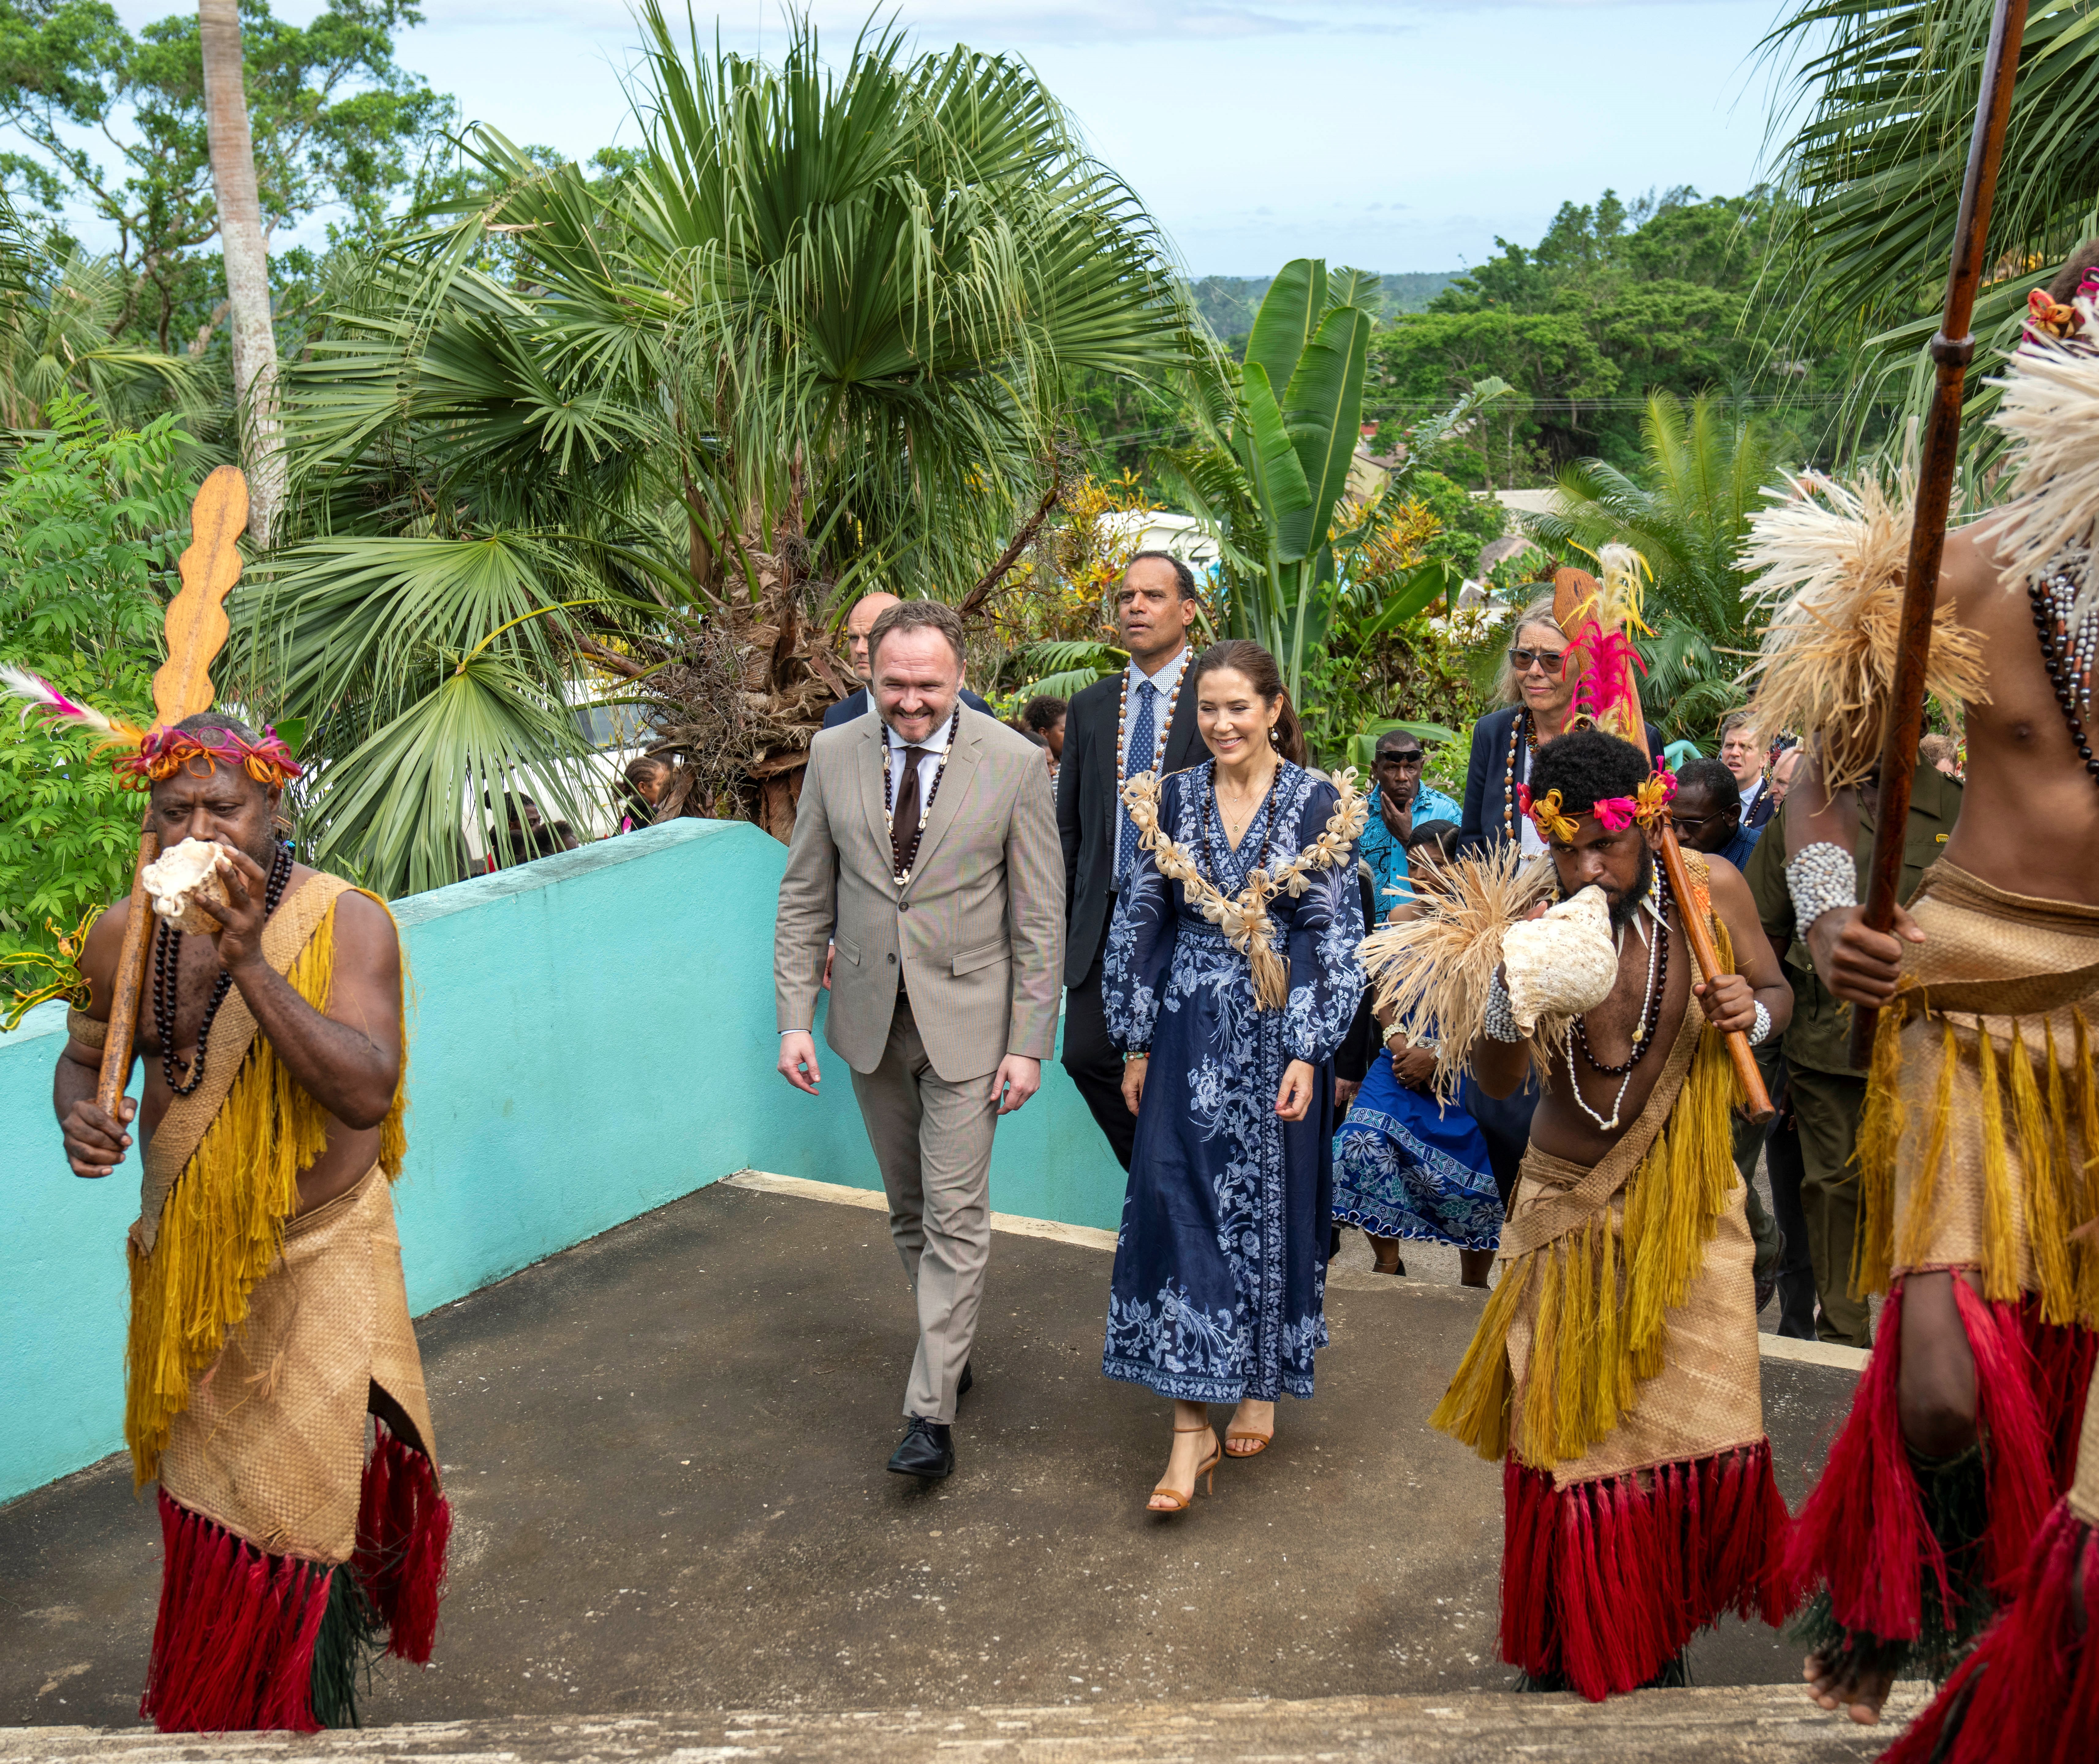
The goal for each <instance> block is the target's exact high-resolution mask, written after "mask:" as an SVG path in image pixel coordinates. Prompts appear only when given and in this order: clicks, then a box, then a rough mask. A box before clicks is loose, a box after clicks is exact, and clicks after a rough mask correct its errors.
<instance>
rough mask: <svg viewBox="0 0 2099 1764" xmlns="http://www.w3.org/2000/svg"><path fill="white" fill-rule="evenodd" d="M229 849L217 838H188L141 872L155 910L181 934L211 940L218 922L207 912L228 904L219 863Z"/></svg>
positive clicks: (169, 849) (148, 896) (142, 880)
mask: <svg viewBox="0 0 2099 1764" xmlns="http://www.w3.org/2000/svg"><path fill="white" fill-rule="evenodd" d="M226 855H227V854H226V847H224V846H222V845H221V844H219V843H218V841H217V840H215V839H185V840H183V842H182V843H181V844H180V845H176V846H170V847H169V848H168V849H167V850H166V851H163V852H162V853H161V855H160V856H158V857H157V858H156V859H155V860H153V861H152V863H150V864H147V866H146V867H145V869H143V870H142V871H141V872H140V873H139V880H140V881H141V882H143V883H145V885H146V895H147V899H148V900H150V901H152V906H153V911H154V912H155V913H157V914H159V915H160V917H162V918H164V919H165V920H166V921H167V922H168V923H169V925H171V926H174V928H175V929H176V930H178V931H184V932H187V933H189V934H191V935H194V936H199V937H208V936H209V935H211V934H212V933H213V931H216V930H218V920H217V919H215V918H213V917H212V916H211V914H210V913H208V912H206V911H205V908H206V907H207V906H214V907H222V906H224V905H225V904H226V884H225V882H223V881H222V880H221V879H220V877H219V873H218V861H219V860H220V859H221V858H222V857H224V856H226Z"/></svg>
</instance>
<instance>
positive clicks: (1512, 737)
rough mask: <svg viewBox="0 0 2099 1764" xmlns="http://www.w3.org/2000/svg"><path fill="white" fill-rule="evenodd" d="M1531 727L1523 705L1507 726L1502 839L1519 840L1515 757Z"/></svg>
mask: <svg viewBox="0 0 2099 1764" xmlns="http://www.w3.org/2000/svg"><path fill="white" fill-rule="evenodd" d="M1531 727H1532V721H1531V715H1530V706H1529V705H1525V706H1524V707H1523V709H1522V710H1519V711H1517V712H1516V721H1514V722H1513V723H1512V724H1509V744H1508V763H1507V766H1506V767H1505V768H1503V772H1502V837H1503V838H1504V839H1512V840H1513V839H1519V838H1521V835H1520V834H1518V833H1517V832H1516V754H1517V752H1518V751H1519V750H1520V747H1521V746H1522V744H1523V743H1524V742H1525V741H1529V739H1530V731H1531Z"/></svg>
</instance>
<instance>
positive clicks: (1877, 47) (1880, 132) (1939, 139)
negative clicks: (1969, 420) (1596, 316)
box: [1765, 0, 2099, 447]
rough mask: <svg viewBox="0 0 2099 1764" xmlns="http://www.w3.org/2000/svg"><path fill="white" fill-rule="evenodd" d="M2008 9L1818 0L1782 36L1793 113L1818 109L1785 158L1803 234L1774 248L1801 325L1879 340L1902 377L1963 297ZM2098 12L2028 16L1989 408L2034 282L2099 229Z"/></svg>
mask: <svg viewBox="0 0 2099 1764" xmlns="http://www.w3.org/2000/svg"><path fill="white" fill-rule="evenodd" d="M1992 11H1993V5H1992V0H1895V3H1893V4H1890V3H1889V0H1801V3H1799V4H1798V5H1797V6H1796V7H1794V9H1793V11H1791V12H1789V14H1788V15H1786V16H1785V17H1784V19H1782V20H1780V23H1779V24H1777V25H1776V27H1774V29H1772V31H1771V33H1770V35H1769V36H1768V37H1767V38H1766V40H1765V46H1766V49H1767V51H1768V52H1769V53H1770V54H1771V55H1772V56H1774V57H1778V58H1785V57H1790V58H1792V59H1793V81H1792V83H1791V86H1790V90H1787V89H1786V88H1784V87H1783V86H1781V87H1780V92H1781V93H1782V94H1783V96H1782V97H1781V99H1780V111H1779V114H1780V115H1793V114H1799V115H1801V117H1802V120H1801V121H1799V123H1798V126H1797V127H1795V128H1794V129H1793V133H1792V134H1791V136H1790V137H1789V139H1788V140H1787V141H1786V142H1785V143H1784V147H1783V148H1782V150H1781V155H1780V165H1781V183H1782V187H1783V188H1784V192H1785V193H1786V194H1787V195H1788V196H1790V197H1791V198H1793V200H1792V201H1791V202H1790V203H1789V204H1788V205H1786V209H1785V212H1787V213H1789V217H1790V220H1789V225H1790V227H1791V229H1792V236H1791V238H1790V239H1789V240H1782V241H1781V242H1780V247H1779V249H1776V250H1774V251H1773V253H1771V257H1770V259H1769V260H1768V261H1770V262H1773V263H1782V264H1787V265H1790V266H1793V267H1794V268H1795V270H1796V271H1797V273H1798V275H1799V276H1800V278H1801V282H1802V285H1801V287H1800V288H1798V290H1796V291H1793V292H1795V293H1797V294H1798V298H1797V299H1790V300H1789V301H1788V306H1789V310H1792V311H1793V312H1795V313H1796V314H1797V315H1798V319H1797V321H1796V322H1797V323H1799V324H1801V325H1802V326H1804V327H1814V328H1818V329H1820V330H1821V331H1822V332H1824V333H1825V334H1827V333H1828V332H1840V333H1842V334H1843V335H1844V336H1845V337H1846V341H1849V340H1850V338H1851V337H1863V338H1864V341H1866V343H1867V344H1868V347H1869V348H1870V349H1872V350H1874V351H1875V352H1876V353H1877V354H1879V355H1880V357H1881V364H1882V368H1883V375H1884V376H1887V375H1893V374H1894V373H1898V372H1901V371H1902V370H1903V368H1904V367H1907V366H1908V364H1909V359H1910V358H1911V357H1912V356H1913V355H1915V354H1916V351H1917V350H1919V349H1920V348H1921V345H1923V344H1924V342H1925V341H1926V340H1927V339H1928V338H1929V337H1930V333H1931V332H1932V330H1933V329H1934V328H1935V326H1936V324H1937V321H1938V311H1939V309H1940V306H1941V303H1942V302H1943V300H1944V297H1945V292H1946V273H1947V261H1948V258H1949V256H1950V253H1951V252H1952V244H1953V232H1954V223H1955V218H1956V211H1957V208H1958V199H1959V193H1960V181H1961V176H1962V173H1963V170H1964V169H1965V163H1966V160H1967V155H1968V144H1969V135H1970V133H1971V131H1972V130H1973V128H1974V121H1975V104H1976V99H1977V96H1978V93H1979V91H1980V90H1981V86H1982V57H1983V52H1984V49H1985V47H1986V46H1987V42H1988V40H1989V34H1990V24H1991V14H1992ZM2092 22H2093V21H2092V16H2091V11H2090V8H2089V7H2088V5H2087V4H2085V0H2035V3H2034V4H2033V6H2032V7H2031V11H2029V13H2028V15H2027V20H2026V35H2025V39H2024V43H2023V46H2022V49H2021V51H2020V55H2019V68H2018V80H2017V82H2016V84H2015V85H2014V86H2013V93H2012V105H2011V112H2010V116H2009V121H2008V123H2007V125H2006V129H2005V132H2004V156H2003V160H2002V161H2001V165H2000V169H1999V172H1998V176H1997V194H1996V203H1995V205H1994V206H1993V207H1992V209H1991V214H1990V229H1989V237H1988V240H1987V249H1986V252H1985V255H1984V259H1983V261H1984V262H1986V263H1988V264H1991V265H1994V266H1996V271H1995V275H1996V279H1995V280H1994V282H1993V283H1992V284H1991V285H1989V286H1986V287H1985V288H1984V289H1983V290H1982V293H1981V296H1980V297H1979V298H1978V301H1977V302H1976V308H1975V317H1974V330H1975V333H1976V335H1977V336H1978V337H1980V338H1982V339H1983V340H1984V341H1985V347H1984V348H1983V349H1982V350H1979V351H1978V357H1977V360H1976V362H1975V363H1974V366H1973V367H1971V369H1970V370H1969V377H1968V384H1969V388H1970V389H1971V394H1972V398H1971V409H1973V410H1976V411H1979V410H1981V409H1982V408H1984V407H1988V406H1990V405H1991V404H1993V403H1994V402H1995V398H1996V394H1995V391H1994V389H1992V388H1991V387H1990V386H1988V385H1987V384H1986V382H1987V379H1988V378H1989V376H1990V369H1991V367H1992V366H1993V365H1994V361H1995V356H1996V353H1997V352H2000V351H2001V350H2003V349H2004V348H2006V347H2009V346H2010V345H2012V344H2013V343H2014V342H2015V341H2017V337H2018V322H2019V318H2020V316H2021V315H2022V311H2023V308H2024V304H2025V300H2026V290H2027V289H2028V288H2031V287H2032V286H2033V285H2034V284H2035V283H2037V282H2040V281H2043V280H2045V279H2047V278H2048V276H2049V275H2053V273H2054V271H2055V270H2056V269H2057V267H2059V266H2061V264H2062V262H2063V261H2064V259H2065V258H2066V257H2067V256H2068V255H2069V253H2070V251H2071V250H2072V249H2074V248H2075V246H2076V244H2078V243H2079V240H2083V239H2085V238H2087V237H2089V236H2090V235H2092V233H2093V232H2094V231H2099V217H2095V214H2094V210H2093V204H2094V196H2095V192H2094V190H2093V186H2092V175H2091V171H2090V167H2091V165H2092V161H2093V156H2094V155H2095V154H2099V33H2094V32H2093V30H2092ZM1871 383H1872V382H1871V381H1868V382H1867V384H1868V385H1870V384H1871ZM1966 428H1967V425H1964V429H1966ZM1974 433H1975V439H1977V440H1978V441H1980V442H1982V444H1983V445H1984V446H1986V447H1987V446H1990V445H1991V437H1990V436H1989V435H1988V434H1987V432H1980V431H1976V432H1974Z"/></svg>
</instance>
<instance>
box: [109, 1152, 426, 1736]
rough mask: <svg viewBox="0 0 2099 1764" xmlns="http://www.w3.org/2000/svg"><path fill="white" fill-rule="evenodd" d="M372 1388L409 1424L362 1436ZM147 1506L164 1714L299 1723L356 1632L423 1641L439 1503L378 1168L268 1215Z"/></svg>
mask: <svg viewBox="0 0 2099 1764" xmlns="http://www.w3.org/2000/svg"><path fill="white" fill-rule="evenodd" d="M375 1385H376V1386H377V1387H378V1388H379V1389H380V1391H381V1392H384V1393H385V1396H386V1397H389V1398H391V1399H392V1402H393V1405H394V1408H395V1410H397V1411H398V1415H399V1416H400V1417H403V1418H405V1419H406V1420H407V1423H408V1424H409V1426H410V1427H411V1429H412V1432H413V1433H414V1437H413V1438H412V1439H407V1438H396V1437H394V1435H393V1434H392V1433H391V1432H389V1430H388V1429H387V1427H385V1425H383V1424H382V1425H381V1426H380V1427H378V1428H377V1430H376V1447H374V1446H373V1445H371V1444H370V1441H372V1425H371V1421H370V1405H371V1400H372V1387H373V1386H375ZM161 1523H162V1529H163V1532H164V1534H165V1538H166V1542H167V1555H166V1559H165V1564H164V1568H163V1582H162V1592H161V1614H160V1621H159V1623H158V1625H157V1626H156V1630H155V1634H154V1641H153V1660H152V1667H151V1669H150V1670H149V1673H148V1676H147V1690H146V1695H145V1698H144V1700H143V1705H142V1713H146V1714H147V1715H149V1716H151V1717H152V1718H153V1719H154V1720H155V1722H156V1723H157V1724H158V1725H159V1726H160V1727H161V1729H162V1731H222V1730H227V1729H235V1728H247V1727H293V1728H297V1729H300V1730H301V1731H313V1730H314V1729H315V1728H316V1727H319V1726H322V1725H323V1724H327V1725H335V1724H337V1722H336V1718H337V1717H342V1718H347V1717H348V1716H349V1715H350V1713H351V1711H350V1708H349V1706H348V1696H349V1685H350V1680H351V1679H353V1678H354V1670H355V1667H356V1665H357V1663H358V1657H359V1656H358V1648H359V1647H360V1646H363V1645H364V1644H367V1643H368V1644H370V1647H371V1649H372V1651H376V1648H377V1647H378V1646H379V1645H380V1643H379V1641H378V1638H379V1637H380V1636H381V1635H382V1634H384V1635H385V1638H386V1639H385V1650H386V1651H387V1652H392V1653H394V1654H396V1655H398V1656H401V1657H403V1658H407V1659H411V1660H419V1661H427V1660H428V1659H429V1652H430V1645H431V1642H432V1639H433V1633H434V1630H435V1625H436V1617H437V1601H438V1593H439V1590H440V1584H441V1582H442V1577H443V1571H444V1556H445V1550H446V1544H447V1539H448V1537H449V1533H450V1527H451V1514H450V1508H449V1506H448V1505H447V1502H445V1500H444V1498H443V1497H442V1494H441V1493H439V1492H438V1476H437V1459H436V1455H435V1441H434V1437H433V1433H432V1431H431V1427H430V1415H429V1401H428V1399H427V1397H425V1393H424V1388H423V1371H422V1362H421V1360H420V1357H419V1355H418V1354H417V1353H416V1335H415V1331H414V1328H413V1327H412V1326H411V1323H410V1322H409V1318H408V1299H407V1288H406V1286H405V1284H404V1283H403V1278H402V1273H401V1244H400V1238H399V1237H398V1234H397V1232H396V1230H395V1228H394V1200H393V1194H392V1191H391V1190H390V1189H389V1186H388V1184H387V1181H386V1179H385V1176H384V1174H383V1173H382V1172H380V1171H379V1170H378V1169H377V1168H374V1169H372V1171H370V1172H367V1174H366V1175H365V1177H363V1179H362V1180H361V1181H359V1183H358V1185H357V1186H355V1187H354V1188H353V1189H351V1190H349V1191H348V1192H347V1193H345V1194H340V1195H338V1196H337V1197H336V1199H333V1200H332V1201H329V1202H328V1203H326V1204H325V1205H323V1206H321V1207H319V1208H315V1210H314V1211H313V1212H308V1213H302V1214H301V1215H299V1216H297V1217H296V1218H294V1219H293V1220H292V1221H291V1222H290V1224H289V1225H288V1226H287V1227H286V1229H285V1234H284V1248H283V1251H282V1252H281V1253H280V1254H279V1256H278V1257H277V1259H276V1260H275V1261H274V1262H273V1263H272V1264H271V1267H270V1269H269V1271H268V1273H267V1274H265V1275H264V1277H263V1278H262V1280H261V1281H259V1282H257V1284H256V1286H255V1287H254V1288H253V1291H252V1292H251V1293H250V1295H249V1310H248V1315H247V1318H246V1319H245V1320H244V1322H242V1323H241V1324H240V1325H239V1326H237V1327H236V1328H235V1329H234V1330H233V1331H231V1333H230V1334H229V1335H228V1336H227V1340H226V1344H225V1347H224V1348H223V1349H222V1351H221V1352H220V1354H219V1357H218V1360H217V1361H215V1362H214V1363H213V1366H212V1367H211V1369H210V1370H209V1371H208V1372H206V1373H205V1375H204V1376H203V1377H202V1378H200V1379H199V1380H198V1381H197V1384H196V1389H195V1391H194V1392H193V1393H192V1395H191V1400H190V1403H189V1406H188V1407H187V1409H186V1410H184V1411H183V1413H182V1414H180V1415H178V1417H177V1418H176V1419H175V1421H174V1426H173V1427H172V1430H171V1431H170V1433H169V1441H168V1445H167V1449H166V1450H165V1453H164V1454H163V1455H162V1458H161ZM345 1564H347V1567H346V1568H345ZM339 1631H340V1632H343V1633H340V1634H338V1633H337V1632H339Z"/></svg>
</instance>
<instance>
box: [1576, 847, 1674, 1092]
mask: <svg viewBox="0 0 2099 1764" xmlns="http://www.w3.org/2000/svg"><path fill="white" fill-rule="evenodd" d="M1653 890H1654V900H1655V904H1654V912H1655V930H1654V933H1653V935H1652V936H1650V937H1649V938H1648V948H1647V993H1646V996H1644V997H1643V998H1642V999H1641V1000H1640V1014H1639V1022H1638V1023H1635V1024H1634V1025H1633V1050H1632V1052H1631V1053H1630V1054H1627V1055H1626V1058H1624V1059H1623V1060H1622V1061H1621V1062H1618V1063H1617V1064H1616V1065H1611V1066H1606V1065H1605V1064H1604V1062H1602V1061H1601V1060H1600V1059H1598V1058H1596V1056H1595V1054H1592V1053H1591V1052H1590V1050H1589V1027H1588V1013H1587V1012H1586V1011H1584V1012H1583V1013H1582V1014H1581V1015H1580V1016H1578V1017H1577V1018H1575V1019H1574V1032H1573V1034H1572V1035H1571V1036H1569V1037H1568V1040H1567V1088H1568V1089H1569V1090H1570V1091H1571V1092H1573V1096H1574V1102H1575V1104H1576V1106H1578V1108H1580V1110H1581V1111H1582V1113H1583V1114H1584V1115H1587V1116H1588V1117H1589V1119H1590V1120H1592V1121H1594V1122H1595V1124H1597V1126H1599V1127H1600V1128H1602V1129H1603V1130H1604V1132H1605V1133H1616V1132H1617V1127H1618V1115H1619V1111H1621V1110H1622V1109H1623V1108H1624V1106H1625V1102H1626V1091H1627V1090H1629V1089H1631V1088H1632V1081H1633V1068H1634V1067H1635V1066H1637V1065H1639V1062H1640V1058H1641V1056H1642V1055H1644V1054H1645V1053H1646V1052H1647V1050H1648V1049H1649V1048H1650V1047H1652V1046H1653V1045H1654V1032H1655V1031H1656V1030H1657V1029H1658V1028H1660V1027H1661V1005H1662V1001H1663V1000H1664V999H1666V997H1667V996H1669V904H1670V896H1669V877H1668V874H1667V873H1666V872H1665V871H1664V870H1662V869H1661V868H1659V867H1658V866H1657V869H1656V870H1655V872H1654V882H1653ZM1638 910H1639V908H1635V912H1637V911H1638ZM1686 1008H1687V1009H1688V1008H1689V1007H1688V1006H1687V1007H1686ZM1576 1043H1580V1044H1581V1048H1582V1058H1584V1059H1585V1060H1586V1061H1587V1062H1589V1065H1590V1067H1591V1070H1592V1071H1596V1072H1598V1073H1600V1074H1601V1075H1602V1076H1604V1077H1606V1078H1616V1079H1617V1080H1618V1093H1617V1096H1615V1097H1614V1098H1612V1099H1611V1118H1610V1119H1609V1120H1608V1121H1607V1120H1604V1117H1603V1116H1602V1115H1599V1114H1598V1113H1597V1112H1596V1111H1595V1110H1594V1109H1592V1108H1591V1107H1590V1106H1589V1101H1588V1098H1586V1097H1584V1096H1583V1095H1582V1084H1581V1080H1579V1079H1578V1078H1577V1077H1576V1076H1575V1075H1574V1048H1575V1044H1576Z"/></svg>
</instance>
